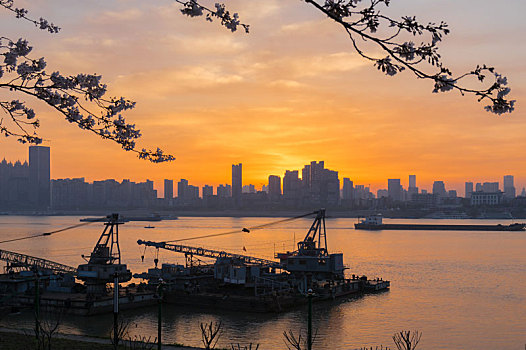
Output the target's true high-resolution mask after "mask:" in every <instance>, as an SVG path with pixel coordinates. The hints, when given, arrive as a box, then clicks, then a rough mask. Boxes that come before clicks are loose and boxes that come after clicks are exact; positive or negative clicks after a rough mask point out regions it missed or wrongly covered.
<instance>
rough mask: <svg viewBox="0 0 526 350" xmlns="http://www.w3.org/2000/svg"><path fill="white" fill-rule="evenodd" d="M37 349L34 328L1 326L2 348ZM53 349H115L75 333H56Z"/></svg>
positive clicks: (172, 349)
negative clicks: (21, 328) (23, 328)
mask: <svg viewBox="0 0 526 350" xmlns="http://www.w3.org/2000/svg"><path fill="white" fill-rule="evenodd" d="M136 348H137V349H157V345H156V344H155V345H152V346H151V347H139V346H138V347H136ZM32 349H37V341H36V339H35V336H34V333H33V331H32V330H20V329H9V328H0V350H32ZM51 349H53V350H113V345H112V344H111V343H110V340H109V339H104V338H94V337H84V336H79V335H73V334H62V333H59V334H57V335H55V336H54V337H53V339H52V341H51ZM119 349H122V350H124V349H130V347H129V346H127V347H126V346H119ZM163 349H166V350H200V348H193V347H187V346H177V345H163Z"/></svg>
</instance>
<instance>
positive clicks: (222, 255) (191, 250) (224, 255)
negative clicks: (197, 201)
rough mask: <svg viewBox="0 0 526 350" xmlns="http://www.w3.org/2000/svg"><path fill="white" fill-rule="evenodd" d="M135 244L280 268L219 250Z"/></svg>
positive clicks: (271, 263) (267, 262) (176, 245)
mask: <svg viewBox="0 0 526 350" xmlns="http://www.w3.org/2000/svg"><path fill="white" fill-rule="evenodd" d="M137 244H139V245H145V246H147V247H154V248H162V249H166V250H171V251H173V252H177V253H183V254H188V255H196V256H204V257H207V258H216V259H217V258H231V259H236V260H239V261H240V262H241V263H244V264H255V265H264V266H269V267H276V268H281V264H280V263H279V262H277V261H273V260H267V259H261V258H255V257H253V256H247V255H241V254H233V253H227V252H225V251H220V250H212V249H206V248H201V247H190V246H186V245H180V244H170V243H166V242H152V241H143V240H142V239H139V240H138V241H137Z"/></svg>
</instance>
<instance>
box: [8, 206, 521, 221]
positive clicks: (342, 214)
mask: <svg viewBox="0 0 526 350" xmlns="http://www.w3.org/2000/svg"><path fill="white" fill-rule="evenodd" d="M499 209H500V210H499ZM499 209H497V208H494V209H493V210H489V209H486V210H484V211H475V212H466V211H463V210H456V211H441V210H408V209H400V210H391V209H383V210H382V209H360V210H350V209H349V210H342V209H330V208H328V209H327V217H328V218H359V217H365V216H369V215H375V214H381V215H383V217H384V218H388V219H469V220H477V219H481V220H510V219H513V220H526V211H524V210H519V211H518V210H513V211H510V210H503V209H502V208H499ZM521 209H522V208H521ZM311 210H312V211H314V209H296V210H277V209H276V210H271V209H266V210H252V209H240V210H233V209H225V210H209V209H181V208H178V209H173V210H164V209H163V210H161V209H136V210H129V209H128V210H126V209H122V210H118V209H115V210H111V209H107V210H100V209H99V210H81V211H77V210H68V211H66V210H60V211H41V212H35V211H10V212H0V215H14V216H82V217H104V216H106V215H108V214H111V213H112V212H117V213H119V214H121V215H124V216H128V217H140V216H144V217H147V216H149V215H151V214H153V213H155V214H158V215H160V216H161V217H162V218H163V220H173V219H176V218H177V217H185V216H186V217H234V218H236V217H271V218H272V217H287V218H290V217H295V216H300V215H304V214H306V213H308V212H309V211H311Z"/></svg>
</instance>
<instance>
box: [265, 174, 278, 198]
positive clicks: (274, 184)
mask: <svg viewBox="0 0 526 350" xmlns="http://www.w3.org/2000/svg"><path fill="white" fill-rule="evenodd" d="M268 195H269V199H270V201H271V202H279V201H280V200H281V178H280V177H279V176H276V175H270V176H269V177H268Z"/></svg>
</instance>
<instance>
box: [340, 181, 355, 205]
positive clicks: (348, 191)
mask: <svg viewBox="0 0 526 350" xmlns="http://www.w3.org/2000/svg"><path fill="white" fill-rule="evenodd" d="M353 192H354V183H353V182H352V181H351V179H349V178H348V177H344V178H343V190H342V197H343V198H342V199H343V200H346V201H352V200H353Z"/></svg>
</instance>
